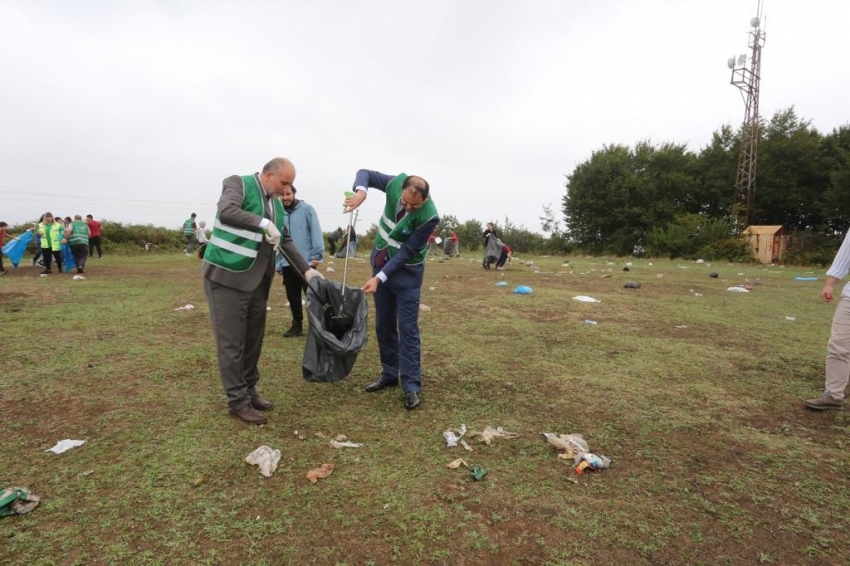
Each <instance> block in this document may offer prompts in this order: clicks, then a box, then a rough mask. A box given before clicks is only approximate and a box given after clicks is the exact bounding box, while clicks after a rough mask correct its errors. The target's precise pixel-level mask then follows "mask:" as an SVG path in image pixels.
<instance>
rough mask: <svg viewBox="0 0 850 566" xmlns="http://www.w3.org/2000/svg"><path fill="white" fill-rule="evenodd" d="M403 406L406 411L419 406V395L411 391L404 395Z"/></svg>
mask: <svg viewBox="0 0 850 566" xmlns="http://www.w3.org/2000/svg"><path fill="white" fill-rule="evenodd" d="M404 406H405V408H407V410H411V409H415V408H416V407H418V406H419V393H417V392H416V391H411V392H410V393H405V394H404Z"/></svg>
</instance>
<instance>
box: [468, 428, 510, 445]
mask: <svg viewBox="0 0 850 566" xmlns="http://www.w3.org/2000/svg"><path fill="white" fill-rule="evenodd" d="M469 436H480V437H481V442H483V443H484V444H486V445H487V446H489V445H490V443H491V442H493V439H494V438H508V439H510V438H517V437H518V436H519V433H516V432H508V431H506V430H505V429H503V428H502V427H498V428H493V427H491V426H488V427H485V428H484V430H483V431H481V432H475V431H469Z"/></svg>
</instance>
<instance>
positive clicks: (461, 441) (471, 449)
mask: <svg viewBox="0 0 850 566" xmlns="http://www.w3.org/2000/svg"><path fill="white" fill-rule="evenodd" d="M460 445H461V446H463V447H464V448H465V449H466V451H467V452H474V451H475V449H474V448H473V447H472V446H470V445H469V443H468V442H467V441H465V440H464V439H462V438H461V440H460Z"/></svg>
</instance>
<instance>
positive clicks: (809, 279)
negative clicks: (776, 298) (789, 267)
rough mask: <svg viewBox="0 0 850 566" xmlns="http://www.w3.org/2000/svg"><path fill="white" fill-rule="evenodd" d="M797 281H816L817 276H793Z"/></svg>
mask: <svg viewBox="0 0 850 566" xmlns="http://www.w3.org/2000/svg"><path fill="white" fill-rule="evenodd" d="M794 279H796V280H797V281H817V280H818V278H817V277H795V278H794Z"/></svg>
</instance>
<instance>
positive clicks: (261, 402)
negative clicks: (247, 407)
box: [251, 395, 274, 411]
mask: <svg viewBox="0 0 850 566" xmlns="http://www.w3.org/2000/svg"><path fill="white" fill-rule="evenodd" d="M251 406H252V407H254V408H255V409H257V410H258V411H271V410H272V408H274V404H273V403H272V402H271V401H266V400H265V399H263V398H262V397H260V396H259V395H254V396H253V397H251Z"/></svg>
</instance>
